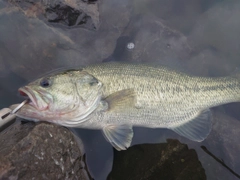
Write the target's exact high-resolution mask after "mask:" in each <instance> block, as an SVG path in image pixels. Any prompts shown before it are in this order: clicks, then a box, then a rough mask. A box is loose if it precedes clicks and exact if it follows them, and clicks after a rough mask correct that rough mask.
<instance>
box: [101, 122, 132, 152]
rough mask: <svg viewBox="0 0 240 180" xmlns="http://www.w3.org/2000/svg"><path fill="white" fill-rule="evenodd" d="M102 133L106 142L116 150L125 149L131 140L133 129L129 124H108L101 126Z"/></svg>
mask: <svg viewBox="0 0 240 180" xmlns="http://www.w3.org/2000/svg"><path fill="white" fill-rule="evenodd" d="M103 134H104V136H105V138H106V139H107V141H108V142H110V143H111V144H112V146H113V147H114V148H115V149H117V150H118V151H121V150H126V149H127V148H128V147H129V146H130V145H131V142H132V137H133V130H132V126H129V125H119V126H114V125H108V126H106V127H104V128H103Z"/></svg>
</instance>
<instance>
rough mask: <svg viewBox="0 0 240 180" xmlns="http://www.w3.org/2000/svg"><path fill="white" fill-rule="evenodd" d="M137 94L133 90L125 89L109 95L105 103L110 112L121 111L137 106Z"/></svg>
mask: <svg viewBox="0 0 240 180" xmlns="http://www.w3.org/2000/svg"><path fill="white" fill-rule="evenodd" d="M135 98H136V94H135V92H134V90H133V89H124V90H121V91H118V92H115V93H113V94H111V95H109V96H108V97H107V98H106V99H105V101H106V102H107V103H108V110H109V111H121V110H125V109H128V108H130V107H134V106H135Z"/></svg>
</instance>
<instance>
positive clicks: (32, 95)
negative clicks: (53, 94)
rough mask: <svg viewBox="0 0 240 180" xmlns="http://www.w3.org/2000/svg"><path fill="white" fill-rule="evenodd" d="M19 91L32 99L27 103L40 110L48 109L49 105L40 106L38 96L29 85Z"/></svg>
mask: <svg viewBox="0 0 240 180" xmlns="http://www.w3.org/2000/svg"><path fill="white" fill-rule="evenodd" d="M18 92H19V93H20V94H21V95H22V96H25V95H26V96H27V97H28V98H29V99H30V101H29V102H28V103H27V104H29V105H31V106H33V107H34V108H36V109H38V110H40V111H43V110H46V109H47V108H48V106H43V107H40V106H39V104H38V100H37V97H36V95H35V93H34V91H33V90H31V89H30V88H29V87H27V86H25V87H21V88H19V89H18ZM36 93H38V92H36Z"/></svg>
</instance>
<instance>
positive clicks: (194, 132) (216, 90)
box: [16, 62, 240, 150]
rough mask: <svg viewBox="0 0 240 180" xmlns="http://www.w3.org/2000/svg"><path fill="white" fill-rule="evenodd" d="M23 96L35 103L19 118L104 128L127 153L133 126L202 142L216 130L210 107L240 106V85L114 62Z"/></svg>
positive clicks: (43, 83)
mask: <svg viewBox="0 0 240 180" xmlns="http://www.w3.org/2000/svg"><path fill="white" fill-rule="evenodd" d="M19 92H20V94H22V95H25V96H28V98H29V99H30V102H29V103H27V104H25V105H24V106H23V107H22V108H21V109H20V110H19V111H18V112H17V114H16V115H17V116H19V117H21V118H24V119H28V120H34V121H38V120H40V121H48V122H52V123H56V124H59V125H62V126H66V127H79V128H89V129H101V130H102V131H103V134H104V136H105V138H106V139H107V140H108V141H109V142H110V143H111V144H112V145H113V146H114V147H115V148H116V149H117V150H124V149H126V148H128V147H129V146H130V144H131V141H132V137H133V130H132V126H142V127H149V128H168V129H171V130H173V131H175V132H176V133H178V134H179V135H182V136H184V137H186V138H188V139H191V140H193V141H203V140H204V139H205V138H206V137H207V136H208V134H209V133H210V130H211V126H212V123H211V119H212V115H211V112H210V110H209V108H211V107H214V106H218V105H221V104H225V103H230V102H237V101H240V81H239V79H238V78H237V77H235V76H229V77H217V78H210V77H196V76H192V75H187V74H185V73H182V72H176V71H174V70H171V69H168V68H166V67H161V66H156V67H154V66H149V65H144V64H127V63H116V62H111V63H102V64H96V65H90V66H87V67H85V68H83V69H77V70H67V71H64V72H60V73H56V74H52V75H48V76H46V77H43V78H40V79H37V80H36V81H34V82H32V83H30V84H28V85H26V86H24V87H21V88H20V89H19Z"/></svg>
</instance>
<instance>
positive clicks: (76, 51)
mask: <svg viewBox="0 0 240 180" xmlns="http://www.w3.org/2000/svg"><path fill="white" fill-rule="evenodd" d="M63 2H64V1H63ZM43 7H45V6H44V5H41V4H40V5H39V4H38V6H34V5H28V4H18V3H9V2H8V1H7V0H0V22H1V23H0V79H1V81H0V82H1V83H0V99H1V101H0V108H3V107H8V106H9V105H11V104H13V103H18V102H21V100H22V99H21V98H20V97H19V96H18V95H17V89H18V88H19V87H20V86H22V85H24V84H25V83H27V82H29V81H32V80H34V79H35V78H37V77H39V76H41V75H42V74H45V73H47V72H49V71H52V70H54V69H57V68H62V67H79V66H83V65H87V64H91V63H95V62H102V61H131V62H132V61H133V62H148V63H152V64H163V65H167V66H170V67H172V68H176V69H180V70H183V71H186V72H188V73H192V74H195V75H202V76H220V75H228V74H230V73H231V72H233V71H235V70H236V67H240V61H239V57H240V56H239V55H240V54H239V53H240V44H239V42H240V36H239V32H240V21H239V17H240V2H239V1H238V0H225V1H224V0H210V1H209V0H208V1H207V0H193V1H187V0H149V1H145V0H135V1H134V0H133V1H127V0H122V1H117V0H105V1H103V2H102V1H101V2H99V6H98V10H96V9H94V8H96V7H94V8H92V9H93V10H92V9H91V10H89V12H88V13H90V12H91V11H94V12H95V14H94V13H92V14H91V13H90V14H91V15H92V17H93V18H92V19H93V20H94V23H93V24H94V28H92V26H73V27H68V26H66V25H65V24H64V23H62V22H61V23H58V24H56V23H51V22H48V21H47V20H46V19H45V17H46V16H44V15H43V12H42V11H40V10H41V8H43ZM98 12H99V15H98ZM98 18H99V21H100V23H98ZM131 42H132V43H134V48H133V49H128V48H127V44H128V43H131ZM238 108H239V103H234V104H231V105H225V106H221V107H218V108H215V109H213V112H214V115H215V114H217V115H216V116H215V117H217V118H215V121H214V123H215V124H214V128H213V131H212V133H211V134H210V136H209V137H208V138H207V140H205V141H204V142H202V143H197V142H191V141H189V140H186V139H185V138H182V137H179V136H178V135H176V134H175V133H174V132H172V131H170V130H165V129H164V130H152V129H146V128H134V132H135V135H134V138H133V143H132V144H139V143H161V142H165V141H166V138H176V139H179V140H180V141H181V142H182V143H186V144H188V146H189V147H191V148H194V149H195V150H196V151H197V153H198V156H199V160H200V161H201V163H202V165H203V167H204V169H205V172H206V175H207V177H208V179H237V178H236V177H235V176H234V175H232V174H231V173H230V172H229V171H228V170H227V169H226V168H224V167H223V166H222V165H221V164H219V163H218V162H216V161H215V160H214V159H213V158H212V157H210V156H209V155H207V154H206V153H205V152H204V151H203V150H202V149H201V147H200V146H202V145H204V146H206V147H207V148H208V149H209V150H210V151H211V152H212V153H213V154H215V155H216V156H217V157H218V158H220V159H223V161H224V162H225V163H226V164H227V165H228V166H229V167H230V168H231V169H233V170H234V171H235V172H236V173H238V174H240V170H239V169H240V164H239V162H240V159H239V155H238V152H239V150H240V146H239V145H238V144H239V143H238V136H239V134H240V132H239V133H238V129H240V122H239V117H240V113H239V111H238ZM215 112H217V113H215ZM219 112H220V113H219ZM221 113H222V114H221ZM78 133H79V136H80V137H81V138H82V139H83V142H84V145H85V149H86V154H87V164H88V167H89V169H90V171H91V173H92V175H93V177H95V178H96V179H106V176H107V175H108V173H109V172H110V171H111V166H112V160H113V150H112V147H111V146H110V144H109V143H107V142H106V141H105V139H104V137H103V136H102V135H101V132H100V131H91V130H79V131H78Z"/></svg>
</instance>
